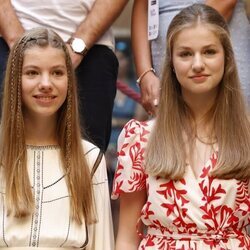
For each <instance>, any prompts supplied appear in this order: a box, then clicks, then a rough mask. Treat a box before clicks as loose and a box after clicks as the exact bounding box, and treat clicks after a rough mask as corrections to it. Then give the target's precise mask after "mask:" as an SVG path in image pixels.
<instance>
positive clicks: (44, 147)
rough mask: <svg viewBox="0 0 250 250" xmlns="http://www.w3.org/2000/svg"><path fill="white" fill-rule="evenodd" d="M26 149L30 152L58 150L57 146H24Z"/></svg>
mask: <svg viewBox="0 0 250 250" xmlns="http://www.w3.org/2000/svg"><path fill="white" fill-rule="evenodd" d="M26 147H27V149H32V150H49V149H59V148H60V146H59V145H29V144H27V145H26Z"/></svg>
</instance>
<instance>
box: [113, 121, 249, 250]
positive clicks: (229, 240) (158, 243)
mask: <svg viewBox="0 0 250 250" xmlns="http://www.w3.org/2000/svg"><path fill="white" fill-rule="evenodd" d="M153 124H154V121H148V122H138V121H136V120H131V121H129V122H128V123H127V124H126V125H125V127H124V129H123V131H122V132H121V135H120V137H119V140H118V165H117V170H116V173H115V178H114V183H113V192H112V198H113V199H116V198H118V197H119V195H120V194H121V193H129V192H135V191H140V190H143V189H145V190H146V192H147V201H146V203H145V205H144V206H143V208H142V211H141V217H140V220H141V221H142V222H143V223H144V224H145V225H146V226H147V232H146V235H144V236H142V240H141V242H140V246H139V248H138V249H147V250H149V249H152V250H156V249H159V250H168V249H169V250H177V249H179V250H195V249H199V250H211V249H212V250H215V249H216V250H217V249H218V250H223V249H225V250H226V249H230V250H237V249H241V250H243V249H244V250H249V249H250V236H249V235H247V232H246V226H247V225H249V224H250V197H249V193H248V183H249V180H246V181H238V180H235V179H231V180H220V179H214V178H211V177H209V176H208V172H209V170H210V169H212V168H213V167H214V166H215V164H216V160H217V153H213V154H212V156H211V158H210V160H209V161H208V162H207V163H206V164H205V166H204V167H203V170H202V171H201V173H200V175H199V177H198V178H196V177H195V176H194V174H193V171H192V170H191V168H190V166H187V171H186V173H185V175H184V177H183V179H182V180H179V181H172V180H167V179H164V178H160V177H153V176H149V175H147V174H146V173H145V170H144V165H143V160H144V152H145V147H146V145H147V141H148V138H149V134H150V131H151V129H152V126H153Z"/></svg>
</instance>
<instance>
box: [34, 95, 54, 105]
mask: <svg viewBox="0 0 250 250" xmlns="http://www.w3.org/2000/svg"><path fill="white" fill-rule="evenodd" d="M33 97H34V98H35V100H36V102H37V103H38V104H39V105H50V104H51V103H52V102H53V101H54V100H55V98H56V96H55V95H34V96H33Z"/></svg>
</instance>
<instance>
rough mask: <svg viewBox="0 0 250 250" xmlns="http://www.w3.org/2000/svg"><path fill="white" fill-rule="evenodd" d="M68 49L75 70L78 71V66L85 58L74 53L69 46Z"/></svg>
mask: <svg viewBox="0 0 250 250" xmlns="http://www.w3.org/2000/svg"><path fill="white" fill-rule="evenodd" d="M67 48H68V51H69V55H70V58H71V61H72V64H73V67H74V69H76V68H77V67H78V65H79V64H80V63H81V61H82V59H83V56H82V55H80V54H77V53H75V52H74V51H72V49H71V47H70V45H69V44H67Z"/></svg>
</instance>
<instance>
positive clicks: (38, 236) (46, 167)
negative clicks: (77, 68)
mask: <svg viewBox="0 0 250 250" xmlns="http://www.w3.org/2000/svg"><path fill="white" fill-rule="evenodd" d="M99 152H100V150H99V149H98V148H97V147H95V146H94V145H93V144H91V143H89V142H87V141H85V140H82V139H81V133H80V126H79V114H78V103H77V92H76V80H75V76H74V70H73V67H72V63H71V59H70V56H69V53H68V51H67V47H66V45H65V43H64V42H63V41H62V39H61V38H60V37H59V36H58V35H57V34H56V33H55V32H53V31H52V30H49V29H45V28H36V29H32V30H31V31H29V32H27V33H25V34H24V35H23V36H22V37H21V38H20V39H19V40H18V41H17V42H16V44H15V45H14V46H13V48H12V50H11V52H10V55H9V60H8V64H7V70H6V77H5V82H4V92H3V104H2V116H1V130H0V161H1V168H0V170H1V172H0V179H1V182H0V225H1V226H0V248H1V249H5V248H6V249H9V250H11V249H16V247H18V249H40V248H41V249H51V250H53V249H55V250H56V249H63V248H65V249H91V250H94V249H98V250H99V249H103V250H107V249H113V230H112V223H111V216H110V203H109V192H108V183H107V174H106V165H105V160H104V158H103V159H101V158H100V157H99V158H98V156H100V155H101V154H99Z"/></svg>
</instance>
